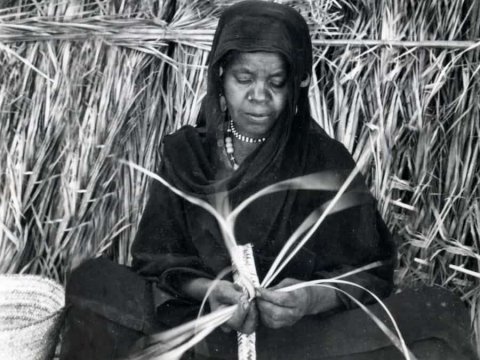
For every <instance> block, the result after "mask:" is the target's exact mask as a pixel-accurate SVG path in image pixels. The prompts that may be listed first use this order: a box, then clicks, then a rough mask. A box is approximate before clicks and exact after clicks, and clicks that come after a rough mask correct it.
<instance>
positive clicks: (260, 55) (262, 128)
mask: <svg viewBox="0 0 480 360" xmlns="http://www.w3.org/2000/svg"><path fill="white" fill-rule="evenodd" d="M287 76H288V74H287V66H286V64H285V61H284V59H283V57H282V56H281V55H279V54H277V53H273V52H239V53H238V54H237V55H236V56H234V57H233V59H232V60H231V61H230V62H229V64H228V65H227V68H226V69H225V73H224V76H223V90H224V94H225V99H226V102H227V107H228V111H229V113H230V116H231V117H232V119H233V121H234V123H235V127H236V128H237V130H238V131H239V132H240V133H241V134H244V135H247V136H250V137H255V138H258V137H262V136H264V135H265V134H267V133H268V132H269V131H270V129H271V128H272V126H273V124H275V121H276V120H277V119H278V118H279V116H280V114H281V112H282V111H283V109H284V108H285V106H286V104H287V93H288V90H287V89H288V86H287Z"/></svg>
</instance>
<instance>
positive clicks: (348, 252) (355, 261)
mask: <svg viewBox="0 0 480 360" xmlns="http://www.w3.org/2000/svg"><path fill="white" fill-rule="evenodd" d="M373 207H374V205H373ZM365 208H366V207H365V206H361V207H360V209H358V210H360V211H363V212H365V210H366V209H365ZM352 210H353V209H352ZM371 213H372V216H371V219H368V220H367V219H366V217H368V215H367V216H365V215H366V214H365V213H363V214H359V213H358V212H357V214H355V215H354V211H349V212H348V213H346V214H342V215H343V217H344V218H345V217H347V218H350V221H349V222H350V224H348V225H347V226H348V227H345V228H343V229H340V227H342V225H344V224H345V221H342V220H340V221H339V222H338V224H337V225H338V226H339V228H338V229H336V231H335V229H334V233H336V234H340V237H338V238H337V239H336V242H337V244H336V246H330V247H328V248H327V249H323V251H324V253H325V254H326V255H327V256H328V259H325V256H318V255H317V261H316V265H317V266H316V268H317V270H316V271H315V275H316V277H317V278H325V279H329V278H333V277H336V276H339V275H342V274H345V273H348V272H350V271H352V270H355V269H358V268H360V267H362V266H364V265H367V264H371V263H374V262H377V261H379V262H381V265H380V266H379V267H377V268H375V269H372V270H367V271H363V272H360V273H357V274H354V275H351V276H348V277H346V278H343V279H342V280H346V281H350V282H353V283H355V284H358V285H361V286H363V287H365V288H367V289H368V290H370V291H371V292H373V293H374V294H375V295H377V296H378V297H380V298H383V297H386V296H388V295H389V294H390V292H391V291H392V289H393V270H394V268H395V265H396V247H395V243H394V241H393V239H392V236H391V234H390V232H389V231H388V228H387V226H386V225H385V223H384V222H383V220H382V218H381V216H380V214H379V213H378V211H376V210H375V209H372V210H371ZM351 216H357V218H358V219H361V220H362V221H365V220H367V222H366V223H370V224H371V225H370V226H371V229H366V228H365V226H362V225H361V226H355V225H358V223H359V221H353V223H354V224H352V217H351ZM364 224H365V223H364ZM362 227H363V229H362ZM330 230H332V227H330ZM317 254H318V253H317ZM335 286H336V287H338V288H339V289H341V290H343V291H345V292H347V293H348V294H350V295H351V296H353V297H354V298H356V299H357V300H359V301H360V302H362V303H371V302H373V301H374V299H373V297H372V296H370V295H369V294H368V293H367V292H366V291H364V290H362V289H361V288H358V287H356V286H353V285H348V284H335ZM337 294H338V296H339V298H340V300H341V301H342V303H343V304H344V305H345V307H346V308H352V307H356V306H357V305H356V304H355V302H354V301H353V300H351V299H350V298H349V297H348V296H347V295H345V294H343V293H341V292H337Z"/></svg>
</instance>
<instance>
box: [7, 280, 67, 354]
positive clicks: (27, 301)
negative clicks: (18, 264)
mask: <svg viewBox="0 0 480 360" xmlns="http://www.w3.org/2000/svg"><path fill="white" fill-rule="evenodd" d="M64 306H65V292H64V289H63V287H62V286H61V285H60V284H58V283H56V282H55V281H53V280H49V279H46V278H43V277H40V276H35V275H0V359H2V360H27V359H28V360H47V359H52V357H53V355H54V352H55V347H56V345H57V341H58V335H59V332H60V329H61V326H62V319H63V308H64Z"/></svg>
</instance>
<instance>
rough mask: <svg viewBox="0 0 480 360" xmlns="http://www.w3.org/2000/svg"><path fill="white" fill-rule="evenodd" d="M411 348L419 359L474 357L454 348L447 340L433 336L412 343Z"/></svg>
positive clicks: (459, 359) (468, 359)
mask: <svg viewBox="0 0 480 360" xmlns="http://www.w3.org/2000/svg"><path fill="white" fill-rule="evenodd" d="M410 350H411V351H412V352H413V354H414V355H415V356H416V358H417V359H425V360H430V359H431V360H437V359H445V360H471V359H472V358H471V357H469V356H467V355H463V354H460V353H459V352H457V351H455V350H454V349H452V348H451V347H450V346H449V345H448V344H447V343H446V342H445V341H443V340H441V339H437V338H431V339H426V340H421V341H416V342H414V343H413V344H412V345H410Z"/></svg>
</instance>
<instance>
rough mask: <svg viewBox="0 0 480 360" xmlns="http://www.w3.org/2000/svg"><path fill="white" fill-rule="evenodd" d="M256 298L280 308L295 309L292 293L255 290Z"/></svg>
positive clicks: (294, 299) (294, 298)
mask: <svg viewBox="0 0 480 360" xmlns="http://www.w3.org/2000/svg"><path fill="white" fill-rule="evenodd" d="M257 293H258V295H257V296H258V298H259V299H262V300H265V301H268V302H270V303H272V304H275V305H278V306H282V307H296V302H297V301H296V300H297V299H296V297H295V295H294V293H290V292H283V291H275V290H268V289H261V288H258V289H257Z"/></svg>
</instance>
